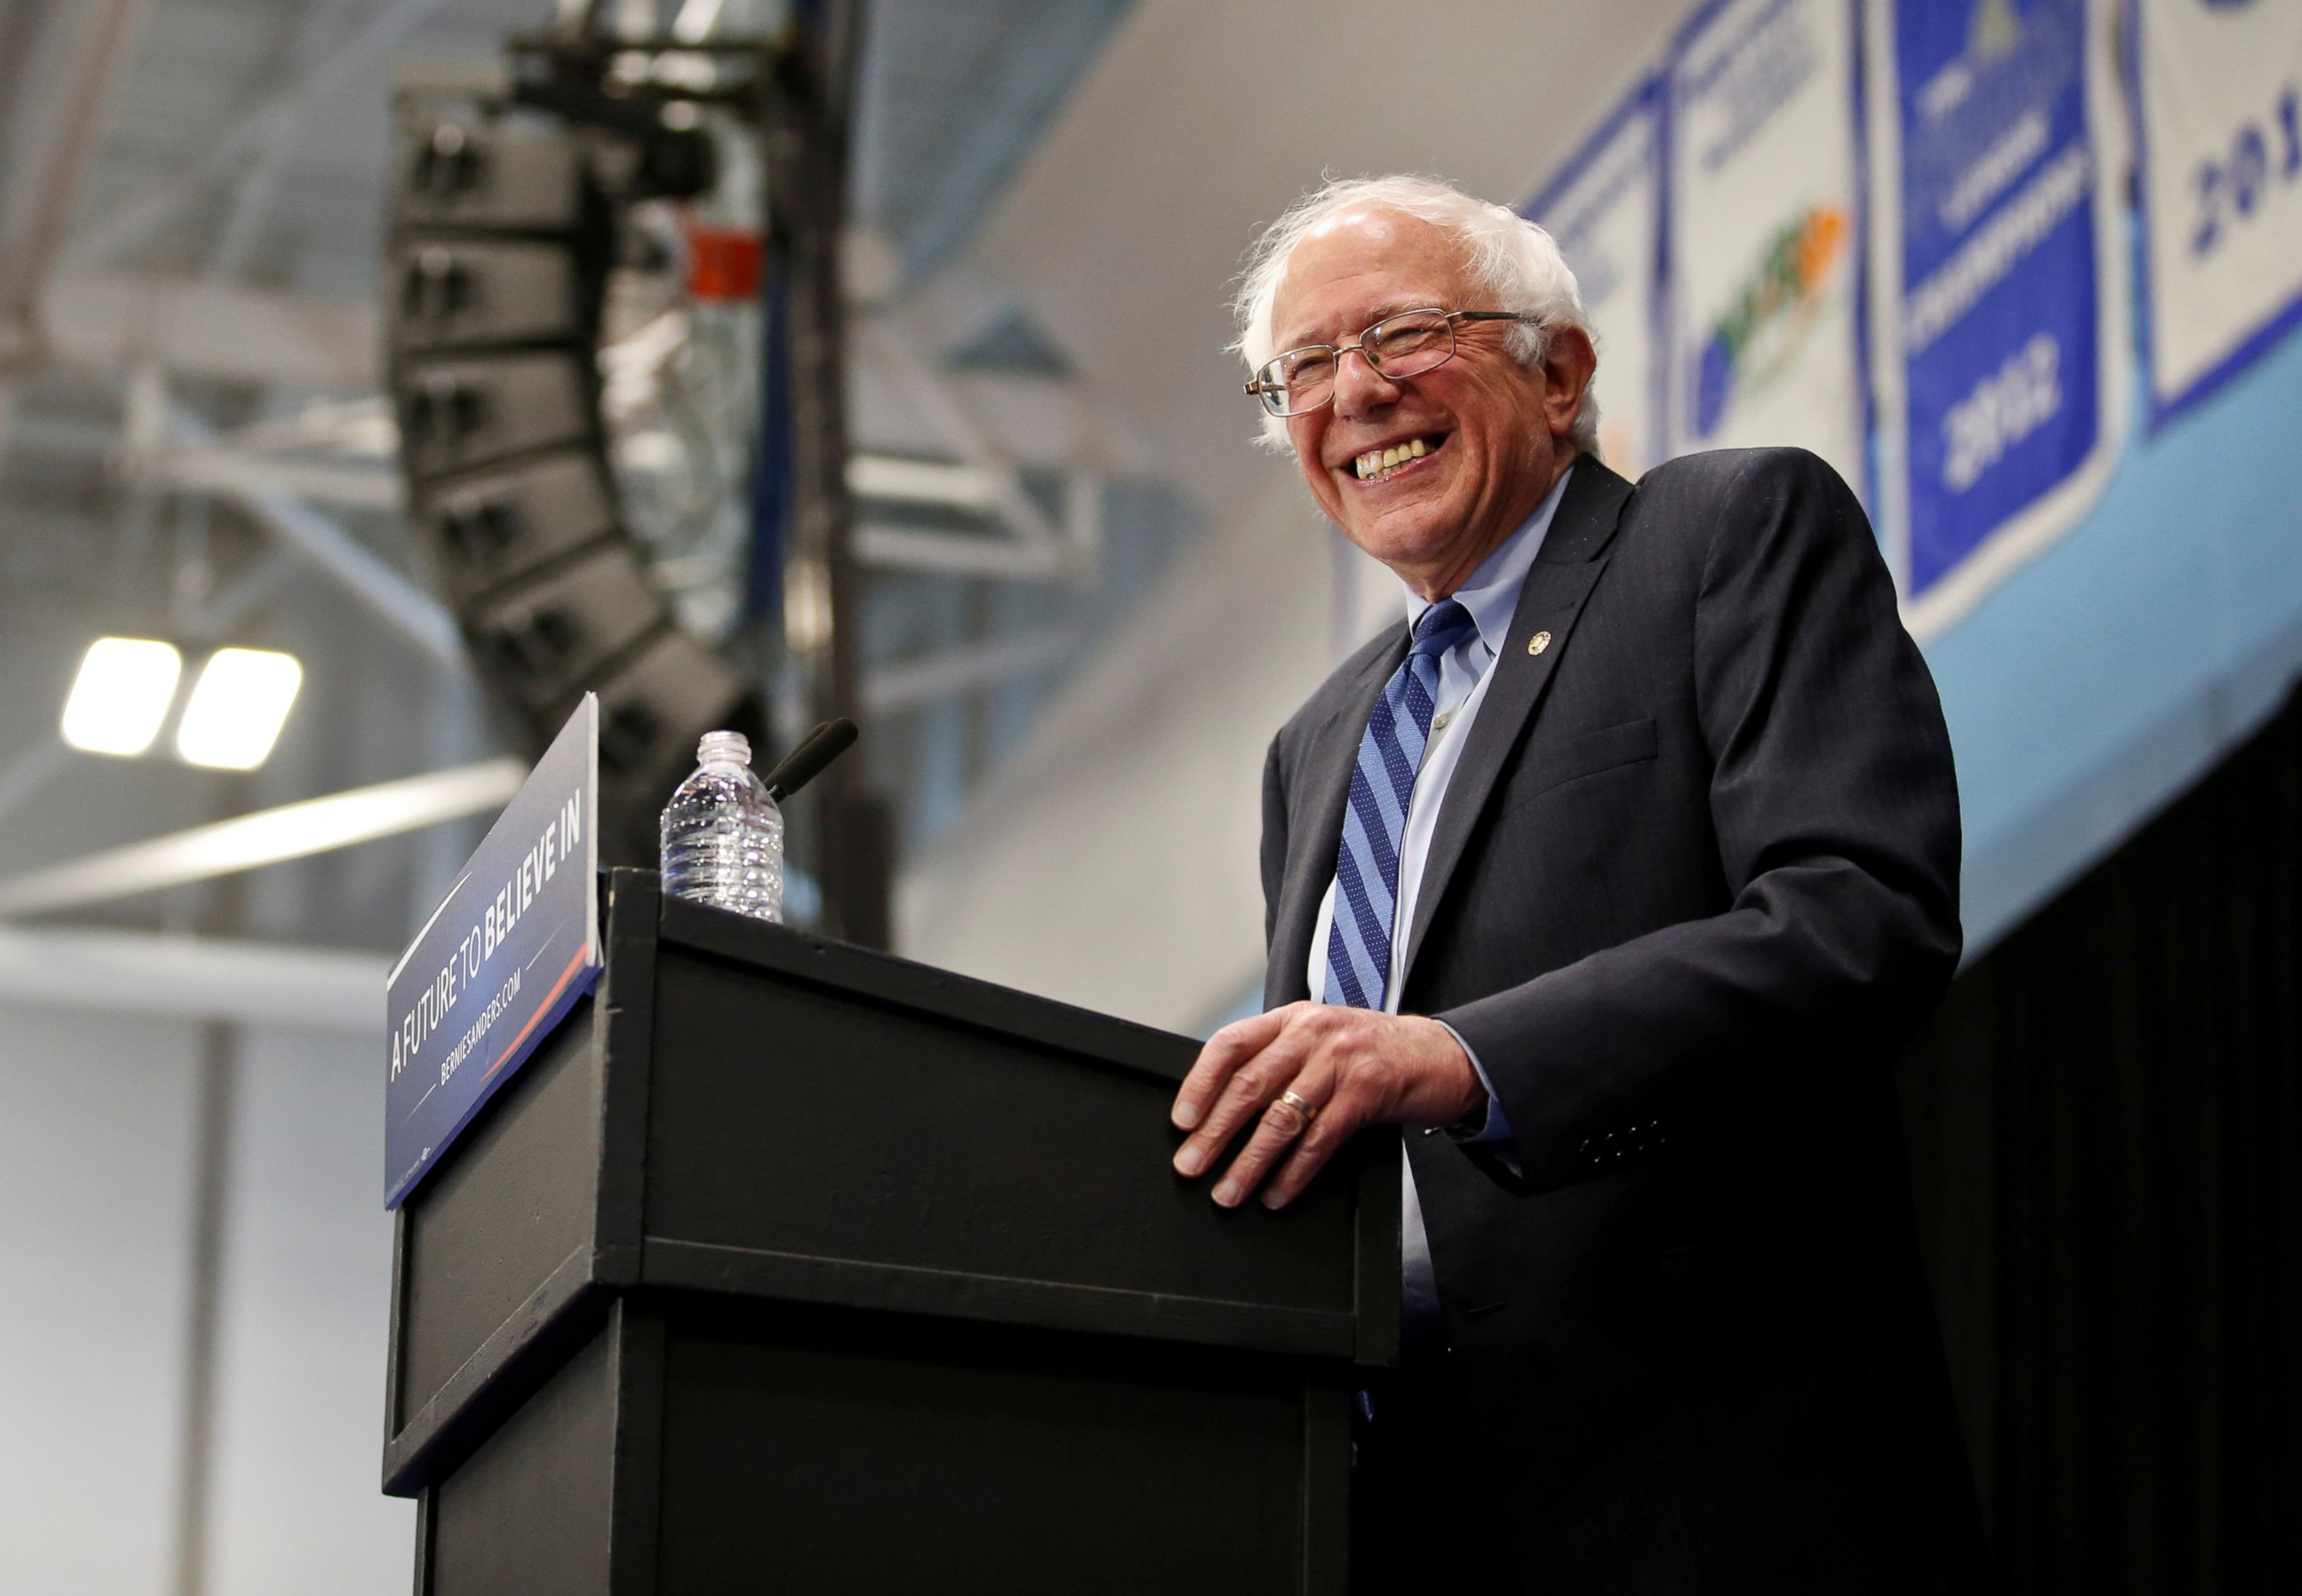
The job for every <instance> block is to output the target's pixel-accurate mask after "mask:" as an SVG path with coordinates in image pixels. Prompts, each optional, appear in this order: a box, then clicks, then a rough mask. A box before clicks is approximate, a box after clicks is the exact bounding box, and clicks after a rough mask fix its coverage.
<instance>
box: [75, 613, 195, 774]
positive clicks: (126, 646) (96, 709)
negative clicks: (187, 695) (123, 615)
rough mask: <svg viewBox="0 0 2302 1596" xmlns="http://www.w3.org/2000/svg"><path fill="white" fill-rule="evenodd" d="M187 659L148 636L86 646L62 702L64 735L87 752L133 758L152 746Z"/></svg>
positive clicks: (107, 639) (110, 639) (101, 639)
mask: <svg viewBox="0 0 2302 1596" xmlns="http://www.w3.org/2000/svg"><path fill="white" fill-rule="evenodd" d="M183 670H184V657H183V656H182V655H181V654H179V653H178V652H177V651H175V649H174V647H173V646H172V645H171V644H168V643H155V642H154V641H152V640H151V639H150V638H146V637H99V638H97V640H96V641H95V642H94V643H90V644H89V645H88V653H87V655H86V656H85V657H84V658H82V659H81V660H80V675H79V676H75V677H74V678H73V679H72V689H71V697H70V698H68V699H66V700H65V701H64V721H63V738H64V741H65V742H67V743H71V745H72V746H73V747H74V748H77V749H79V750H80V751H81V752H85V753H110V754H120V755H122V756H133V755H135V754H139V753H142V752H144V751H145V750H146V749H147V748H149V747H151V746H152V739H153V738H155V737H156V736H158V735H160V726H161V723H162V722H164V721H165V720H166V719H167V718H168V706H169V705H170V704H171V703H172V702H174V701H175V698H176V679H177V678H178V677H179V676H181V675H182V674H183Z"/></svg>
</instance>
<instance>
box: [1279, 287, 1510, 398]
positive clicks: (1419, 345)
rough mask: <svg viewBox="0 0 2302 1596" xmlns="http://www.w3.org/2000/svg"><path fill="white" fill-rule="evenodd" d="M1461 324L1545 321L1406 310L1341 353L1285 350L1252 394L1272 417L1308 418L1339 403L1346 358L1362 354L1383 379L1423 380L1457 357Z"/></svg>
mask: <svg viewBox="0 0 2302 1596" xmlns="http://www.w3.org/2000/svg"><path fill="white" fill-rule="evenodd" d="M1458 322H1529V323H1533V324H1534V325H1536V326H1541V325H1542V317H1541V316H1536V315H1524V314H1522V313H1521V312H1518V311H1516V310H1440V309H1438V308H1436V307H1433V308H1432V309H1429V310H1402V311H1400V312H1399V314H1398V315H1388V316H1385V317H1383V319H1382V320H1381V321H1379V322H1377V323H1375V324H1374V326H1372V327H1369V328H1368V329H1367V330H1366V331H1365V332H1362V333H1360V334H1359V338H1358V341H1357V343H1352V344H1345V345H1343V346H1342V347H1341V348H1340V349H1338V348H1336V347H1335V346H1334V345H1333V344H1323V343H1311V344H1305V345H1304V346H1303V347H1302V348H1300V349H1287V350H1283V351H1281V353H1279V354H1277V355H1273V357H1271V358H1270V359H1268V360H1266V361H1264V363H1263V364H1262V365H1259V366H1257V367H1256V371H1255V378H1254V380H1253V381H1252V382H1248V383H1247V384H1246V385H1245V386H1246V388H1247V391H1248V392H1249V393H1251V394H1253V395H1255V397H1256V398H1257V399H1261V400H1262V401H1263V407H1264V409H1266V410H1268V411H1270V412H1271V414H1273V416H1303V415H1307V414H1308V413H1310V412H1311V411H1313V410H1316V409H1318V408H1320V407H1322V406H1323V405H1327V404H1330V403H1332V401H1333V399H1334V397H1335V374H1336V373H1337V372H1338V371H1340V369H1341V367H1342V364H1343V357H1344V356H1346V355H1348V354H1351V353H1353V352H1355V351H1356V352H1357V354H1358V355H1359V356H1361V357H1363V358H1364V359H1365V361H1366V363H1367V365H1370V366H1371V367H1373V368H1374V372H1375V374H1376V375H1378V376H1381V377H1384V378H1390V379H1396V378H1400V377H1419V376H1421V375H1422V374H1424V372H1427V371H1435V370H1437V369H1438V368H1439V367H1440V366H1442V365H1446V364H1447V362H1449V360H1452V359H1453V358H1454V357H1455V323H1458Z"/></svg>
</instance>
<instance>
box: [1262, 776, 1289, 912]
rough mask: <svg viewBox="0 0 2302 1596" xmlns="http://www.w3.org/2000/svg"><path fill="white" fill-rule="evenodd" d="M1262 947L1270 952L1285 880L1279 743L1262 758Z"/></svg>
mask: <svg viewBox="0 0 2302 1596" xmlns="http://www.w3.org/2000/svg"><path fill="white" fill-rule="evenodd" d="M1261 862H1262V867H1263V947H1264V952H1265V953H1269V952H1270V951H1271V943H1272V938H1273V937H1274V936H1275V935H1276V934H1277V933H1278V929H1279V894H1280V889H1281V886H1283V885H1284V884H1285V882H1286V879H1287V780H1286V777H1285V776H1284V774H1283V773H1282V770H1281V765H1280V761H1279V739H1278V738H1276V737H1273V738H1272V740H1271V747H1270V750H1269V751H1268V752H1265V753H1264V756H1263V855H1262V861H1261Z"/></svg>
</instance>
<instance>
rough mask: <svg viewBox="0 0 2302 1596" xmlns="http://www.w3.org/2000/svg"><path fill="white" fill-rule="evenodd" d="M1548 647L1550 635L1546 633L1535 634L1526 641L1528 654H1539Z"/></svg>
mask: <svg viewBox="0 0 2302 1596" xmlns="http://www.w3.org/2000/svg"><path fill="white" fill-rule="evenodd" d="M1549 647H1550V633H1548V632H1537V633H1536V634H1534V635H1533V636H1532V637H1530V638H1528V639H1527V640H1526V651H1527V652H1528V653H1530V654H1540V653H1541V652H1542V651H1543V650H1545V649H1547V648H1549Z"/></svg>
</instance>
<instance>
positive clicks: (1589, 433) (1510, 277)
mask: <svg viewBox="0 0 2302 1596" xmlns="http://www.w3.org/2000/svg"><path fill="white" fill-rule="evenodd" d="M1370 206H1372V207H1378V208H1381V209H1383V210H1389V211H1399V212H1401V213H1403V214H1407V215H1409V216H1414V217H1417V218H1419V219H1421V220H1423V221H1424V222H1428V223H1432V224H1434V225H1436V226H1439V227H1443V228H1447V229H1448V230H1449V231H1452V232H1453V233H1454V234H1455V235H1456V237H1457V238H1458V239H1461V240H1462V245H1463V255H1464V264H1465V265H1466V266H1468V267H1469V268H1470V273H1471V277H1472V279H1473V281H1476V282H1477V283H1478V284H1479V285H1480V287H1481V288H1483V289H1484V290H1486V292H1487V296H1488V298H1491V300H1492V301H1493V303H1492V304H1489V305H1450V306H1448V307H1446V308H1448V309H1449V310H1515V311H1517V312H1519V313H1520V314H1522V315H1533V316H1539V317H1541V318H1542V325H1540V326H1537V325H1534V324H1533V323H1525V322H1522V323H1518V324H1517V325H1516V326H1514V327H1512V328H1511V329H1510V332H1509V335H1508V348H1509V349H1510V350H1511V352H1512V353H1513V354H1514V355H1516V357H1518V358H1519V360H1520V361H1521V362H1522V363H1523V364H1525V365H1541V364H1542V360H1543V357H1544V356H1545V355H1547V354H1548V353H1549V352H1550V336H1549V334H1550V332H1552V331H1554V330H1555V329H1557V328H1559V327H1575V328H1579V329H1581V331H1582V332H1583V334H1584V337H1586V338H1588V337H1590V336H1591V323H1590V320H1589V318H1588V317H1587V316H1585V315H1584V311H1583V293H1582V290H1580V289H1579V288H1577V287H1576V286H1575V273H1574V271H1573V270H1572V268H1570V267H1569V266H1568V265H1567V257H1566V256H1563V255H1561V254H1559V252H1558V244H1557V242H1555V241H1554V240H1553V239H1552V238H1551V236H1550V234H1549V233H1548V232H1546V231H1543V230H1542V228H1540V227H1537V226H1536V225H1535V224H1534V223H1532V222H1529V221H1527V220H1526V219H1525V217H1523V216H1520V215H1519V214H1516V212H1514V211H1512V210H1510V209H1508V207H1506V206H1499V205H1490V204H1488V203H1487V202H1486V201H1485V200H1483V199H1474V198H1472V197H1470V196H1469V195H1467V194H1466V193H1464V192H1463V191H1462V190H1461V189H1458V188H1457V187H1455V185H1454V184H1452V183H1449V182H1447V181H1444V180H1442V179H1440V178H1433V177H1417V176H1414V175H1411V174H1402V175H1399V176H1395V177H1353V178H1337V177H1330V178H1328V179H1327V180H1326V181H1323V182H1322V183H1321V184H1320V185H1319V187H1317V188H1316V189H1313V190H1312V191H1311V192H1310V193H1308V194H1306V195H1304V196H1303V197H1301V198H1300V199H1298V200H1297V201H1296V202H1295V203H1294V204H1293V205H1291V206H1288V207H1287V210H1286V212H1285V213H1284V214H1282V215H1281V217H1280V218H1279V220H1278V221H1276V222H1273V223H1272V224H1271V225H1270V226H1269V227H1267V228H1265V229H1264V231H1263V236H1262V237H1261V238H1259V239H1256V241H1255V248H1254V249H1253V250H1252V251H1251V252H1250V253H1249V254H1248V263H1247V270H1246V271H1245V272H1244V273H1241V274H1240V276H1239V296H1238V298H1236V299H1234V300H1233V301H1232V302H1231V309H1232V313H1233V315H1235V316H1236V317H1237V319H1238V323H1239V341H1238V342H1237V343H1234V344H1232V345H1231V348H1232V349H1236V350H1238V351H1239V355H1240V357H1242V358H1244V359H1245V360H1246V362H1247V369H1248V373H1249V374H1252V373H1253V372H1254V371H1255V370H1256V368H1257V367H1258V366H1260V365H1263V364H1264V362H1265V361H1267V360H1269V359H1270V358H1271V357H1272V356H1273V354H1274V353H1276V351H1275V350H1273V348H1272V347H1271V346H1272V341H1273V334H1272V331H1271V307H1272V302H1273V300H1275V299H1276V298H1278V297H1279V284H1280V281H1281V279H1283V278H1284V277H1285V276H1286V275H1287V263H1288V262H1289V261H1290V259H1292V258H1293V257H1294V254H1295V247H1296V246H1297V245H1298V244H1300V243H1301V242H1302V241H1303V240H1304V239H1306V238H1308V237H1309V236H1310V235H1311V233H1312V231H1314V230H1315V229H1316V228H1318V227H1319V226H1320V225H1321V224H1322V223H1326V222H1329V221H1332V219H1333V218H1335V217H1337V216H1339V215H1341V214H1343V213H1344V212H1345V211H1349V210H1357V209H1360V208H1363V207H1370ZM1567 435H1568V437H1569V438H1571V439H1572V440H1573V441H1574V443H1575V447H1576V448H1577V449H1582V450H1584V452H1585V453H1587V454H1590V455H1592V456H1593V457H1596V456H1597V454H1598V452H1599V401H1598V400H1597V399H1595V398H1593V397H1592V393H1591V391H1590V390H1589V389H1588V388H1585V389H1584V391H1583V403H1582V407H1580V408H1579V409H1577V410H1576V411H1575V424H1574V426H1573V427H1572V428H1571V429H1570V430H1569V432H1568V434H1567ZM1263 442H1264V445H1265V447H1267V448H1271V449H1285V448H1288V447H1289V446H1290V444H1289V439H1288V436H1287V423H1286V421H1285V420H1284V419H1283V418H1281V417H1280V416H1273V415H1270V414H1269V413H1267V412H1266V413H1265V414H1264V417H1263Z"/></svg>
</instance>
